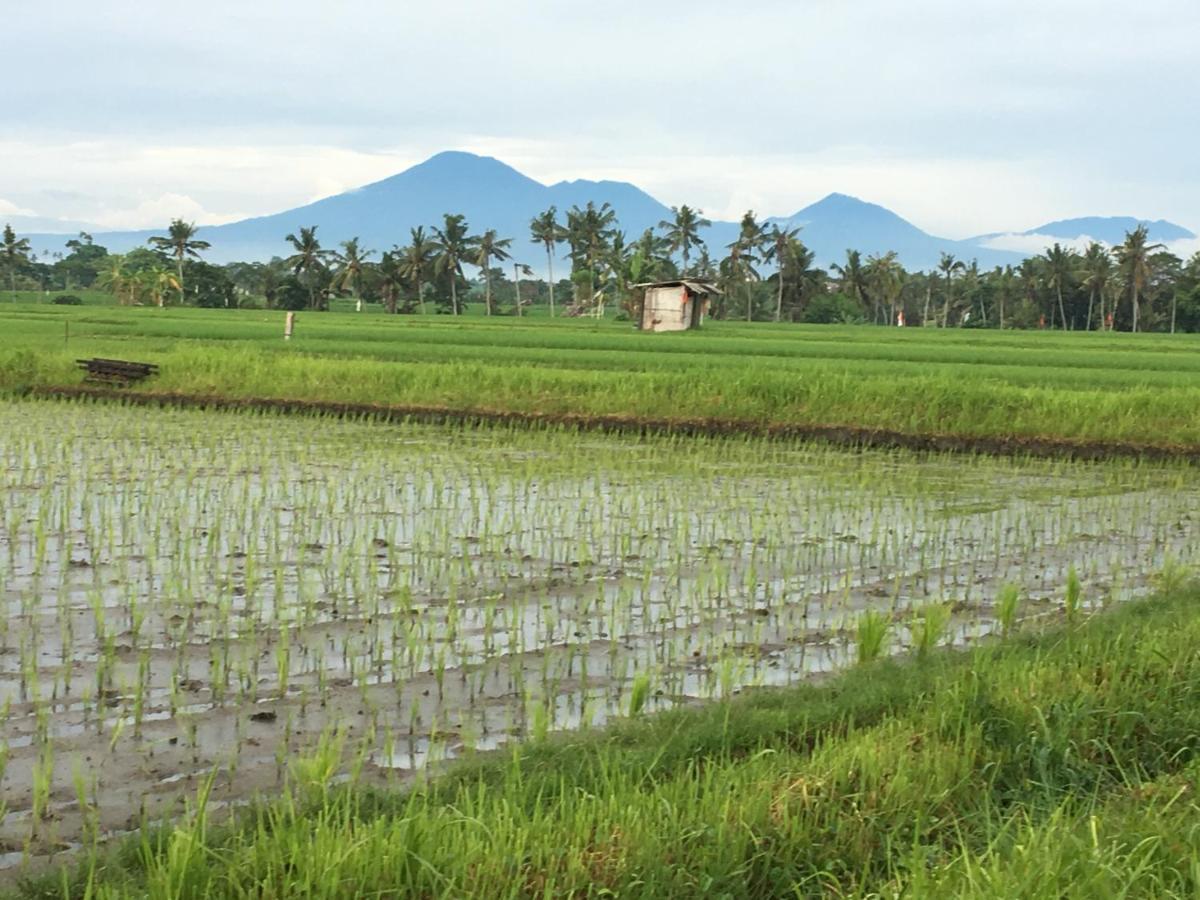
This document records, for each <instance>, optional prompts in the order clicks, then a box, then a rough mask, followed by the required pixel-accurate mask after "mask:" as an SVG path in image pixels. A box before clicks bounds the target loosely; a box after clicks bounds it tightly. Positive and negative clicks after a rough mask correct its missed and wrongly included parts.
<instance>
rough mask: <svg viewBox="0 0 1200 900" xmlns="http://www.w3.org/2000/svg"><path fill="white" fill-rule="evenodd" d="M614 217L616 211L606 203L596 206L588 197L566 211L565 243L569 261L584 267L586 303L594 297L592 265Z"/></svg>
mask: <svg viewBox="0 0 1200 900" xmlns="http://www.w3.org/2000/svg"><path fill="white" fill-rule="evenodd" d="M616 220H617V214H616V213H615V212H614V211H613V208H612V207H611V206H610V205H609V204H608V203H602V204H601V205H600V206H599V207H597V206H596V204H595V203H593V202H591V201H590V200H589V201H588V205H587V206H586V207H584V208H583V209H580V208H579V207H578V206H572V207H571V209H570V210H569V211H568V212H567V229H566V230H567V243H568V244H569V245H570V246H571V262H572V265H573V266H579V265H582V266H583V267H584V268H585V269H586V270H587V273H588V296H587V303H588V305H591V304H592V303H594V302H595V299H596V267H597V265H598V264H599V262H600V259H601V257H602V256H603V255H604V253H605V249H606V247H607V245H608V241H609V239H610V238H611V237H612V226H613V223H614V222H616ZM572 276H574V272H572Z"/></svg>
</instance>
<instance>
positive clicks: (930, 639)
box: [909, 603, 951, 658]
mask: <svg viewBox="0 0 1200 900" xmlns="http://www.w3.org/2000/svg"><path fill="white" fill-rule="evenodd" d="M950 616H951V613H950V607H949V606H948V605H947V604H945V603H931V604H929V605H927V606H923V607H921V608H920V610H917V611H914V612H913V617H912V623H911V624H910V626H909V630H910V632H911V634H912V645H913V648H914V649H915V650H916V653H917V656H919V657H922V658H924V657H926V656H928V655H929V654H930V653H931V652H932V651H933V650H934V649H936V648H937V647H938V646H939V645H940V644H941V643H942V641H943V640H945V637H946V631H947V628H948V627H949V625H950Z"/></svg>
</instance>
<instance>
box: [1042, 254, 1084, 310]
mask: <svg viewBox="0 0 1200 900" xmlns="http://www.w3.org/2000/svg"><path fill="white" fill-rule="evenodd" d="M1041 259H1042V264H1043V265H1044V266H1045V270H1046V286H1047V287H1051V288H1054V293H1055V295H1056V296H1057V297H1058V318H1059V321H1061V323H1062V327H1063V330H1064V331H1065V330H1066V329H1067V311H1066V308H1065V307H1064V306H1063V288H1064V287H1066V286H1067V285H1068V284H1070V283H1071V277H1072V275H1073V273H1074V271H1075V262H1076V255H1075V252H1074V251H1073V250H1070V249H1068V248H1065V247H1063V246H1062V245H1061V244H1058V243H1055V245H1054V246H1053V247H1051V248H1050V249H1049V250H1047V251H1046V252H1045V254H1044V255H1043V256H1042V258H1041ZM1051 309H1053V307H1051ZM1051 318H1052V319H1053V316H1051ZM1050 327H1051V328H1053V327H1054V323H1053V322H1051V323H1050Z"/></svg>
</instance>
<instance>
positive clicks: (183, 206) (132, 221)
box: [92, 194, 246, 231]
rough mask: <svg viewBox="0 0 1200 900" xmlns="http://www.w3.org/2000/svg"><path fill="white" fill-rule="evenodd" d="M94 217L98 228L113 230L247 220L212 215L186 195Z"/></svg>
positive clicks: (231, 215) (152, 200) (160, 198)
mask: <svg viewBox="0 0 1200 900" xmlns="http://www.w3.org/2000/svg"><path fill="white" fill-rule="evenodd" d="M92 218H93V220H94V221H95V222H96V224H97V225H102V226H104V227H105V228H111V229H112V230H114V231H123V230H136V229H139V228H160V227H162V226H163V225H164V224H165V223H167V222H170V221H171V220H172V219H186V220H187V221H189V222H202V223H204V224H205V225H221V224H224V223H225V222H236V221H237V220H238V219H244V218H246V217H245V216H244V215H242V214H240V213H226V214H220V213H212V212H209V211H208V210H206V209H205V208H204V206H203V205H201V204H200V203H197V202H196V201H195V200H193V199H192V198H191V197H188V196H186V195H184V194H160V195H159V196H157V197H152V198H148V199H145V200H141V201H140V202H138V203H137V205H135V206H131V207H128V208H125V209H110V210H107V211H104V212H101V213H99V214H97V215H94V216H93V217H92Z"/></svg>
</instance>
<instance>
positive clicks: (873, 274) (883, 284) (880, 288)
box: [866, 250, 904, 325]
mask: <svg viewBox="0 0 1200 900" xmlns="http://www.w3.org/2000/svg"><path fill="white" fill-rule="evenodd" d="M866 278H867V283H868V284H870V285H871V293H872V294H874V295H875V296H876V297H878V298H879V299H880V301H881V302H882V303H886V304H887V308H888V319H887V323H888V324H889V325H895V324H896V301H897V300H899V299H900V292H901V291H902V290H903V289H904V267H903V266H901V265H900V263H899V261H898V259H897V257H896V252H895V251H894V250H890V251H888V252H887V253H885V254H884V255H883V256H878V255H872V256H868V257H867V266H866Z"/></svg>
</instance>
